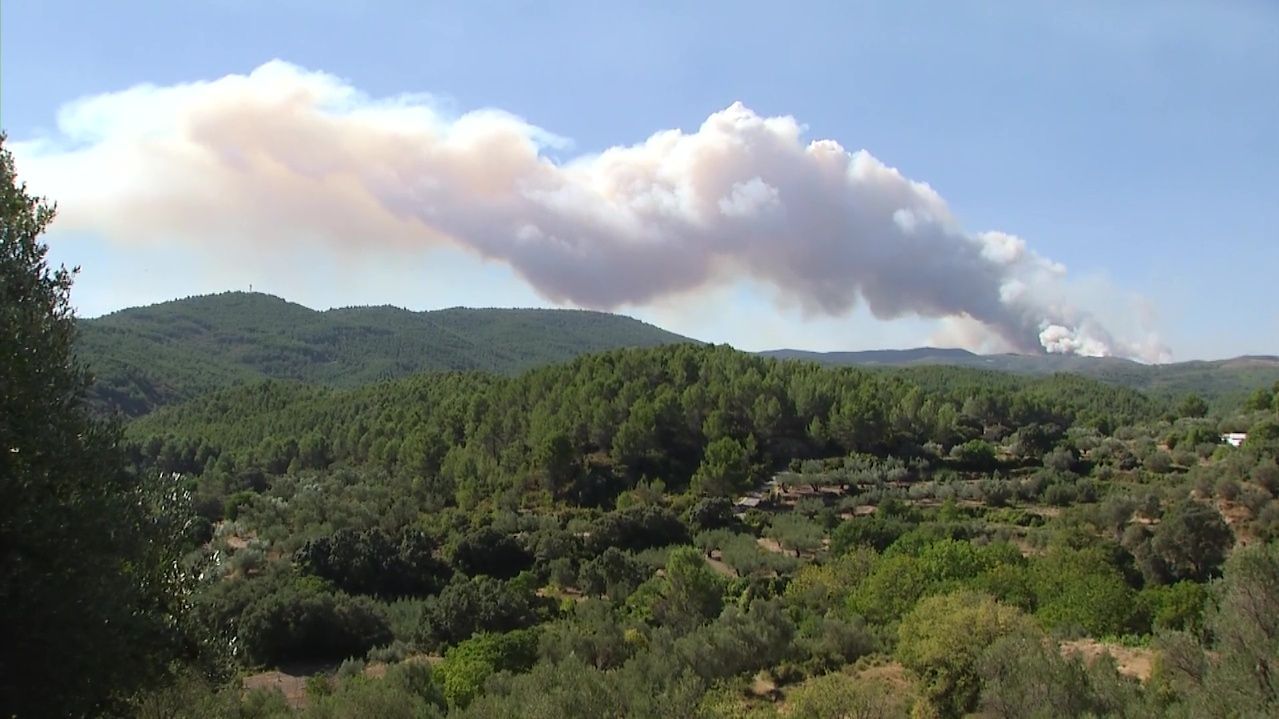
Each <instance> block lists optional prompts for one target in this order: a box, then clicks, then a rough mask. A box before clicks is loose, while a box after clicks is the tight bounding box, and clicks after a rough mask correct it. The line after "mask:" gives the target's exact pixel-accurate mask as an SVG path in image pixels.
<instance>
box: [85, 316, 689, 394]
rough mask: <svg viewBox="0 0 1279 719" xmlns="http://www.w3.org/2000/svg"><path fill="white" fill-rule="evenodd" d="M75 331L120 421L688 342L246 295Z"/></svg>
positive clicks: (640, 326)
mask: <svg viewBox="0 0 1279 719" xmlns="http://www.w3.org/2000/svg"><path fill="white" fill-rule="evenodd" d="M79 324H80V338H79V342H78V345H77V351H78V353H79V354H80V356H81V358H82V359H84V360H85V362H86V363H87V364H88V366H89V368H90V369H91V370H92V371H93V373H94V374H95V375H96V380H97V381H96V383H95V385H94V387H93V389H92V396H93V398H94V401H95V403H96V404H97V405H98V406H100V407H103V408H111V409H119V410H120V411H121V412H123V413H124V414H125V415H126V416H139V415H142V414H145V413H146V412H149V411H150V410H152V409H154V408H155V407H157V406H162V405H166V404H171V403H173V402H178V401H181V400H184V399H190V398H192V397H196V396H199V395H201V394H204V393H206V392H208V391H210V390H213V389H217V388H221V387H227V386H232V385H235V384H240V383H244V382H247V381H252V380H260V379H266V378H274V379H291V380H299V381H304V382H309V383H314V384H322V385H326V386H334V387H356V386H360V385H364V384H368V383H370V382H375V381H379V380H385V379H393V378H396V377H404V376H407V375H410V374H414V373H416V372H422V371H427V370H483V371H487V372H497V373H513V372H519V371H521V370H525V369H528V368H530V367H535V366H538V365H544V364H549V363H552V362H561V361H564V360H567V359H571V358H573V357H576V356H578V355H580V354H584V353H588V352H596V351H599V350H605V349H612V348H616V347H650V346H654V345H660V344H669V343H675V342H688V341H690V340H687V339H686V338H683V337H680V336H678V335H675V334H672V333H670V332H666V331H664V330H661V329H658V328H656V327H653V326H652V325H648V324H645V323H643V322H640V321H638V320H633V319H630V318H628V317H623V316H620V315H611V314H606V313H601V312H585V311H578V310H540V309H466V308H454V309H447V310H438V311H432V312H411V311H408V310H403V309H399V308H395V307H351V308H345V309H336V310H329V311H326V312H317V311H315V310H311V309H308V308H306V307H303V306H301V305H297V304H293V303H291V302H286V301H284V300H282V299H280V298H278V297H273V296H271V295H264V294H254V293H245V292H227V293H223V294H219V295H206V296H201V297H191V298H188V299H184V300H175V301H173V302H165V303H162V304H158V305H152V306H149V307H139V308H134V309H128V310H122V311H120V312H116V313H114V314H110V315H107V316H105V317H100V318H97V319H90V320H82V321H80V323H79Z"/></svg>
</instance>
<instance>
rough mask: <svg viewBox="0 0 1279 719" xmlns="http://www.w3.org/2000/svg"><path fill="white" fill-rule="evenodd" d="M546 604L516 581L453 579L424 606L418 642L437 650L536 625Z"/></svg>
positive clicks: (484, 578)
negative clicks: (483, 635)
mask: <svg viewBox="0 0 1279 719" xmlns="http://www.w3.org/2000/svg"><path fill="white" fill-rule="evenodd" d="M545 603H546V602H545V600H542V599H540V598H538V597H537V596H536V595H535V594H534V593H533V592H532V591H531V590H530V589H529V588H527V587H525V586H523V585H521V584H520V583H518V582H502V581H499V580H497V579H493V578H492V577H485V576H479V577H471V578H469V579H464V580H454V582H453V583H451V584H449V585H448V586H447V587H445V588H444V591H442V592H440V594H439V596H437V597H435V598H433V599H431V600H429V601H428V602H427V603H426V605H425V606H424V608H423V611H422V620H421V623H420V625H419V626H418V635H417V636H418V641H419V642H421V643H422V644H425V645H426V646H431V647H437V646H440V645H442V644H456V643H457V642H460V641H462V640H465V639H468V638H469V637H470V636H471V635H472V634H475V633H476V632H479V631H488V632H509V631H513V630H516V629H524V628H526V627H530V626H532V625H533V624H536V623H537V621H538V620H539V619H540V618H541V616H542V614H543V611H544V606H545Z"/></svg>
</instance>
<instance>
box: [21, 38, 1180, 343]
mask: <svg viewBox="0 0 1279 719" xmlns="http://www.w3.org/2000/svg"><path fill="white" fill-rule="evenodd" d="M58 130H59V134H58V136H57V137H53V138H47V139H43V140H36V141H31V142H27V143H21V144H19V145H18V146H17V147H16V148H15V149H16V150H17V152H18V155H19V160H20V162H21V163H22V165H21V169H22V170H23V172H24V175H25V176H26V177H28V178H29V179H30V181H31V184H32V187H33V189H35V190H37V191H39V192H42V193H46V194H49V195H50V196H52V197H55V198H57V200H58V202H59V208H60V216H59V220H58V227H60V228H67V229H78V230H87V231H92V232H96V233H99V234H101V235H104V236H106V237H108V238H110V239H111V240H113V241H118V242H133V243H147V242H158V243H169V242H184V243H191V244H193V245H195V246H198V247H201V248H204V249H207V250H209V251H212V252H218V253H228V252H229V253H234V252H236V251H239V250H242V249H245V248H252V247H258V248H260V247H266V246H272V245H281V244H285V243H291V242H295V243H302V244H303V245H304V246H306V247H309V248H312V249H313V250H317V249H326V248H324V246H325V245H331V246H332V248H339V249H352V250H356V251H358V250H359V249H360V248H361V247H363V246H367V245H368V244H370V243H373V244H376V245H378V246H379V247H381V248H383V249H385V248H396V247H408V248H412V247H420V246H421V245H422V244H423V243H453V244H455V245H457V246H461V247H464V248H467V249H469V250H471V251H473V252H475V253H478V254H479V255H480V256H482V257H483V258H486V259H489V260H495V261H499V262H503V263H507V264H509V266H510V267H511V268H513V269H514V270H515V272H517V273H518V274H519V275H520V276H521V277H523V278H524V279H525V280H526V281H527V282H528V283H529V284H530V285H531V286H532V287H533V288H535V289H536V291H537V292H539V293H540V294H541V295H543V296H544V297H545V298H547V299H548V300H550V301H552V302H555V303H560V304H572V305H578V306H582V307H589V308H599V309H613V308H618V307H622V306H628V305H629V306H639V305H645V304H647V303H651V302H653V301H656V300H659V299H661V298H663V297H666V296H669V295H672V294H675V293H684V292H690V291H695V290H698V289H699V288H703V287H705V286H708V285H712V284H716V283H723V282H731V281H734V280H737V279H744V278H749V279H751V280H754V281H757V282H762V283H764V284H767V285H771V286H772V287H774V288H775V289H776V294H777V297H778V298H779V299H780V300H782V301H786V302H792V303H798V304H799V305H800V306H802V307H803V308H804V310H805V311H806V312H808V313H810V314H824V315H832V316H840V315H843V314H846V313H848V312H850V311H851V310H852V309H853V307H854V306H855V305H856V304H857V303H859V302H864V303H865V304H866V306H867V307H868V308H869V310H870V312H871V313H873V314H874V315H875V316H876V317H878V318H881V319H892V318H897V317H903V316H911V315H914V316H920V317H926V318H949V319H951V320H955V321H957V322H958V323H961V324H963V325H964V326H965V327H967V328H969V329H971V328H972V327H980V328H982V330H983V331H984V332H987V333H989V335H990V338H991V339H993V340H997V341H998V343H999V344H1001V345H1002V346H1005V347H1008V348H1011V349H1014V350H1016V351H1021V352H1045V351H1046V352H1065V353H1075V354H1086V355H1110V354H1118V355H1126V356H1139V357H1142V358H1151V359H1153V358H1157V357H1158V356H1159V355H1160V354H1161V353H1162V352H1163V350H1162V348H1161V347H1160V346H1159V345H1158V343H1157V342H1150V341H1146V342H1141V343H1138V342H1133V341H1131V340H1123V339H1119V338H1116V337H1115V336H1112V335H1111V333H1109V332H1107V331H1106V329H1105V328H1104V327H1103V325H1102V322H1101V320H1100V319H1099V318H1098V317H1095V316H1093V315H1091V314H1089V313H1087V312H1085V311H1084V310H1082V309H1080V308H1079V307H1078V306H1077V305H1074V304H1072V303H1070V302H1069V301H1068V298H1069V297H1070V295H1071V292H1070V284H1069V282H1068V281H1067V278H1066V271H1065V268H1064V267H1062V266H1061V265H1059V264H1057V263H1055V262H1053V261H1051V260H1049V259H1047V258H1045V257H1042V256H1040V255H1038V254H1036V253H1035V252H1034V251H1032V250H1031V249H1030V248H1028V247H1027V245H1026V243H1025V242H1024V241H1023V240H1021V239H1019V238H1017V237H1014V236H1011V235H1008V234H1004V233H1001V232H976V233H974V232H966V231H965V230H964V229H963V228H961V227H960V226H959V225H958V223H957V222H956V220H955V219H954V217H952V215H951V213H950V211H949V209H948V208H947V205H946V203H945V201H944V200H943V199H942V198H941V196H939V195H938V194H937V192H935V191H934V190H933V189H932V188H930V187H929V186H928V185H926V184H924V183H921V182H916V181H912V180H910V179H909V178H906V177H904V176H902V174H901V173H900V172H898V171H897V170H895V169H893V168H892V167H889V166H887V165H885V164H884V163H882V162H880V161H879V160H878V159H876V158H875V157H873V156H872V155H871V154H870V153H868V152H866V151H864V150H859V151H854V152H850V151H848V150H846V149H845V148H844V147H842V146H841V145H840V144H839V143H837V142H835V141H832V140H814V141H807V140H805V138H804V137H803V134H804V128H803V127H802V126H801V125H800V124H799V123H798V122H797V121H796V120H795V119H793V118H791V117H761V116H759V115H757V114H756V113H754V112H752V111H751V110H750V109H749V108H747V107H746V106H744V105H742V104H741V103H735V104H733V105H731V106H729V107H727V108H725V109H724V110H722V111H719V112H716V113H714V114H713V115H711V116H710V117H708V118H707V119H706V121H705V122H704V123H702V125H701V126H700V127H699V128H697V129H696V131H693V132H682V131H679V130H664V131H660V132H657V133H655V134H653V135H652V136H651V137H649V138H648V139H647V140H645V141H643V142H642V143H639V144H635V145H630V146H618V147H613V148H610V149H608V150H605V151H603V152H601V153H599V154H591V155H583V156H579V157H575V158H572V159H568V160H563V161H558V160H555V159H552V157H551V156H552V155H554V154H556V153H559V152H564V151H566V150H567V148H568V144H567V143H566V142H565V141H564V140H562V139H560V138H558V137H556V136H554V135H553V134H551V133H549V132H546V131H544V130H542V129H540V128H537V127H535V126H532V125H530V124H528V123H526V122H525V121H523V120H521V119H520V118H518V117H515V116H513V115H510V114H506V113H502V112H497V111H492V110H485V111H479V112H471V113H467V114H462V115H460V116H456V117H450V116H447V115H446V114H444V113H442V112H440V111H439V110H437V109H435V104H434V103H433V102H432V101H431V100H430V98H427V97H423V96H399V97H394V98H390V99H376V98H370V97H368V96H366V95H364V94H362V93H360V92H359V91H358V90H356V89H355V88H353V87H352V86H351V85H350V84H348V83H346V82H343V81H341V80H339V79H338V78H335V77H333V76H330V75H327V74H323V73H319V72H312V71H308V70H304V69H302V68H299V67H296V66H294V65H290V64H287V63H284V62H280V61H274V62H270V63H267V64H265V65H263V66H261V67H259V68H258V69H256V70H254V71H253V72H252V73H250V74H248V75H230V76H227V77H223V78H221V79H218V80H215V81H210V82H201V83H193V84H184V85H177V86H169V87H155V86H139V87H135V88H131V89H128V90H125V91H122V92H117V93H110V94H105V95H98V96H94V97H89V98H85V99H82V100H79V101H77V102H75V103H72V104H71V105H68V106H67V107H66V108H64V110H63V111H62V113H61V114H60V115H59V118H58ZM332 248H328V249H332Z"/></svg>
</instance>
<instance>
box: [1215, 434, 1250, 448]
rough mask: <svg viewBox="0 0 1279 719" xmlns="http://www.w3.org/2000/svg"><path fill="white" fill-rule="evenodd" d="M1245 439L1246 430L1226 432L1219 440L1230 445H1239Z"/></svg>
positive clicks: (1246, 437)
mask: <svg viewBox="0 0 1279 719" xmlns="http://www.w3.org/2000/svg"><path fill="white" fill-rule="evenodd" d="M1245 439H1248V433H1247V432H1227V433H1225V434H1223V435H1221V441H1222V442H1225V443H1226V444H1228V445H1230V446H1231V447H1238V446H1239V445H1241V444H1243V441H1244V440H1245Z"/></svg>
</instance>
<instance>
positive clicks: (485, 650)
mask: <svg viewBox="0 0 1279 719" xmlns="http://www.w3.org/2000/svg"><path fill="white" fill-rule="evenodd" d="M536 660H537V635H536V634H535V633H534V632H533V631H532V630H527V629H526V630H518V631H513V632H507V633H505V634H489V633H484V634H477V635H475V636H473V637H471V638H470V639H467V640H466V641H463V642H461V643H460V644H458V645H457V646H455V647H453V648H451V649H449V650H448V652H446V653H445V654H444V661H442V662H440V664H439V666H438V667H436V669H435V671H436V673H437V674H438V675H439V678H440V684H441V686H442V688H443V692H444V698H445V699H446V700H447V701H448V704H449V706H451V707H465V706H467V705H468V704H470V703H471V701H472V700H473V699H474V698H475V696H476V694H478V693H479V691H480V688H481V687H483V686H484V682H485V681H486V680H487V679H488V678H489V677H490V676H492V675H493V674H495V673H497V672H499V671H512V672H519V671H524V670H526V669H528V668H529V667H531V666H532V665H533V662H534V661H536Z"/></svg>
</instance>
